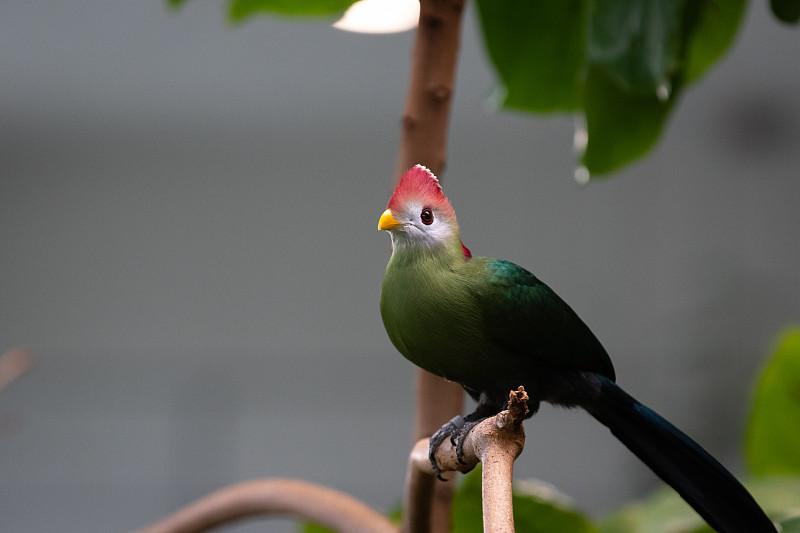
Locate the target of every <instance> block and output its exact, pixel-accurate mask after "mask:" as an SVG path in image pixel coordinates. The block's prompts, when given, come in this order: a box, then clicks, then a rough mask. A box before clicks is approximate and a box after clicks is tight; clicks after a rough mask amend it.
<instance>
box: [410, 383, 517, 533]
mask: <svg viewBox="0 0 800 533" xmlns="http://www.w3.org/2000/svg"><path fill="white" fill-rule="evenodd" d="M527 401H528V395H527V393H526V392H525V389H524V388H522V387H520V388H519V389H517V390H516V391H511V393H510V394H509V408H508V410H506V411H502V412H500V413H498V414H497V415H495V416H493V417H490V418H487V419H486V420H484V421H482V422H481V423H480V424H478V425H477V426H475V427H474V428H472V430H471V431H470V432H469V433H468V434H467V437H466V439H465V440H464V462H465V463H466V464H464V463H460V462H459V461H458V459H457V458H456V451H455V447H454V446H453V445H452V444H451V443H450V441H449V440H446V441H445V442H444V443H442V445H441V446H440V447H439V449H438V450H437V451H436V462H437V463H438V464H439V467H440V468H441V469H442V470H444V471H457V472H465V473H466V472H469V471H470V470H472V469H473V468H475V466H476V465H477V464H478V462H481V463H483V479H482V487H483V492H482V500H483V530H484V532H486V533H513V531H514V515H513V507H512V504H511V484H512V480H513V471H514V461H515V460H516V458H517V457H519V455H520V453H522V449H523V447H524V445H525V431H524V429H523V427H522V421H523V420H524V419H525V416H526V415H527V413H528V407H527ZM407 476H408V477H407V483H406V502H407V503H406V507H407V508H412V509H413V508H414V506H413V505H411V504H413V503H415V502H416V505H417V506H418V508H417V510H416V511H414V512H407V513H406V516H405V517H404V523H403V530H404V531H412V532H414V533H416V532H419V531H427V529H426V520H425V517H424V512H425V508H424V507H423V506H424V502H418V501H416V500H417V499H418V498H419V496H418V493H419V492H420V491H421V489H422V491H423V492H424V488H425V487H426V485H428V484H432V483H433V482H434V476H433V472H432V471H431V464H430V461H429V459H428V440H427V439H420V440H419V441H418V442H417V443H416V444H415V445H414V448H413V449H412V451H411V454H410V456H409V472H408V474H407Z"/></svg>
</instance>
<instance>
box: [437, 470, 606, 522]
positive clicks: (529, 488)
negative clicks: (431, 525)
mask: <svg viewBox="0 0 800 533" xmlns="http://www.w3.org/2000/svg"><path fill="white" fill-rule="evenodd" d="M512 503H513V505H514V526H515V529H516V530H517V531H525V532H528V533H564V532H570V533H596V532H597V530H596V529H595V528H594V526H593V525H592V524H591V522H589V520H587V519H586V517H585V516H583V515H582V514H581V513H580V512H578V511H576V510H575V509H574V508H572V506H571V504H570V503H569V501H568V498H566V497H565V496H564V495H562V494H560V493H558V492H557V491H556V490H554V489H553V488H552V487H551V486H549V485H547V484H544V483H542V482H539V481H523V482H518V483H515V485H514V492H513V495H512ZM452 531H453V533H473V532H474V533H482V532H483V511H482V505H481V469H480V466H479V467H478V468H476V469H475V470H474V471H472V472H470V473H469V474H467V475H466V476H464V480H463V483H462V484H461V486H460V487H459V489H458V490H457V491H456V494H455V497H454V499H453V527H452Z"/></svg>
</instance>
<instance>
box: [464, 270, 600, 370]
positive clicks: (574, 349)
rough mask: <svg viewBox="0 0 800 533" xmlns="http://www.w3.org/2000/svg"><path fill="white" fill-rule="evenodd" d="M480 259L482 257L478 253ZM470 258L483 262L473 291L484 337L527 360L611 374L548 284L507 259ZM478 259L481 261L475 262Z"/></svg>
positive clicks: (583, 329) (588, 336)
mask: <svg viewBox="0 0 800 533" xmlns="http://www.w3.org/2000/svg"><path fill="white" fill-rule="evenodd" d="M482 259H483V258H482ZM473 261H474V263H475V264H474V266H475V267H477V268H483V269H484V271H483V273H482V274H483V276H486V277H485V278H484V280H486V281H488V283H482V284H481V285H482V286H483V290H482V291H481V294H480V295H479V301H480V307H481V313H482V319H483V323H484V327H485V332H486V336H487V338H488V339H489V340H490V341H491V342H492V343H494V344H495V345H497V346H498V347H500V348H502V349H503V350H504V351H506V352H511V353H513V354H515V355H516V356H522V357H525V358H533V359H532V360H531V362H535V363H537V364H541V363H543V364H547V365H553V366H556V367H558V366H561V367H568V368H574V369H576V370H586V371H591V372H597V373H599V374H602V375H604V376H606V377H607V378H609V379H611V380H612V381H613V380H614V379H615V376H614V367H613V365H612V364H611V359H610V358H609V357H608V354H607V353H606V351H605V348H603V346H602V344H600V341H598V340H597V337H595V336H594V334H593V333H592V332H591V330H590V329H589V328H588V326H586V324H585V323H584V322H583V321H582V320H581V319H580V317H578V315H577V314H576V313H575V311H573V310H572V308H571V307H570V306H569V305H567V303H566V302H564V300H562V299H561V298H560V297H559V296H558V295H557V294H556V293H555V292H553V290H552V289H551V288H550V287H548V286H547V285H546V284H544V283H543V282H541V281H540V280H539V279H538V278H537V277H536V276H534V275H533V274H531V273H530V272H528V271H527V270H525V269H524V268H522V267H520V266H518V265H515V264H514V263H511V262H509V261H503V260H498V259H486V260H485V261H475V260H474V259H473ZM481 263H483V264H481Z"/></svg>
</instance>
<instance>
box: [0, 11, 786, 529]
mask: <svg viewBox="0 0 800 533" xmlns="http://www.w3.org/2000/svg"><path fill="white" fill-rule="evenodd" d="M221 9H222V5H221V4H220V3H219V2H212V1H206V2H201V1H195V2H190V3H189V4H188V5H187V6H186V8H185V9H184V10H183V11H181V12H179V13H172V12H169V11H168V10H166V9H165V7H164V5H163V3H162V2H161V1H159V0H150V1H147V2H141V1H140V2H123V1H121V0H115V1H109V0H78V1H71V2H30V1H24V0H5V1H4V2H3V6H2V9H0V50H2V52H0V84H2V88H1V89H0V352H1V351H3V350H5V349H8V348H10V347H12V346H15V345H19V344H28V345H30V346H31V347H33V348H34V349H35V350H36V352H37V354H38V359H37V364H36V368H35V369H34V371H33V372H32V373H30V374H28V375H26V376H25V377H24V378H22V379H21V380H20V381H18V382H15V383H14V384H12V385H11V386H10V387H9V388H8V389H6V390H4V391H3V392H2V393H1V394H0V530H2V531H3V532H30V531H65V532H72V531H74V532H78V531H126V530H128V529H131V528H135V527H141V526H143V525H145V524H146V523H149V522H150V521H152V520H155V519H156V518H159V517H161V516H162V515H164V514H166V513H168V512H169V511H171V510H173V509H175V508H177V507H178V506H181V505H183V504H184V503H186V502H188V501H190V500H192V499H194V498H196V497H199V496H201V495H203V494H205V493H207V492H209V491H211V490H213V489H215V488H217V487H219V486H221V485H223V484H226V483H231V482H235V481H241V480H245V479H250V478H256V477H262V476H293V477H300V478H305V479H309V480H312V481H316V482H320V483H323V484H327V485H331V486H333V487H336V488H339V489H343V490H346V491H348V492H351V493H353V494H354V495H355V496H357V497H359V498H362V499H364V500H365V501H366V502H368V503H369V504H372V505H374V506H376V507H378V508H382V509H385V508H387V507H390V506H392V505H393V504H394V503H395V502H396V501H397V499H398V498H399V496H400V494H401V488H402V481H403V474H404V465H405V460H406V455H407V451H408V449H409V446H410V444H411V437H410V430H411V425H412V413H413V395H412V384H413V368H412V366H411V365H410V364H409V363H407V362H406V361H405V360H404V359H402V357H400V356H399V355H398V354H397V353H396V352H395V351H394V349H393V348H392V346H391V345H390V343H389V341H388V340H387V338H386V336H385V334H384V332H383V328H382V325H381V322H380V317H379V313H378V308H377V301H378V293H379V289H380V280H381V276H382V273H383V269H384V266H385V262H386V259H387V254H388V246H389V245H388V236H387V235H384V234H379V233H378V232H377V231H376V224H377V219H378V216H379V214H380V213H381V212H382V210H383V209H384V207H385V204H386V201H387V200H388V197H389V194H390V181H391V174H392V171H393V167H394V162H395V157H396V153H397V146H398V143H399V127H398V123H399V116H400V114H401V112H402V107H403V103H404V95H405V89H406V83H407V81H406V80H407V75H408V70H409V60H410V57H409V56H410V52H409V50H410V44H411V39H412V34H411V33H405V34H400V35H394V36H364V35H355V34H348V33H344V32H340V31H337V30H334V29H331V28H330V27H329V26H327V25H326V24H325V23H322V22H320V23H307V22H294V21H287V20H281V19H268V18H262V19H258V20H256V21H253V22H250V23H248V24H246V25H244V26H243V27H241V28H239V29H232V28H231V27H230V26H229V25H228V24H226V23H225V22H224V20H223V18H222V16H221ZM799 38H800V35H798V30H797V28H794V29H791V28H787V27H785V26H782V25H780V24H778V23H777V22H776V21H774V20H773V19H772V18H771V17H770V15H769V13H768V12H767V6H766V2H762V1H757V2H752V5H751V6H750V9H749V12H748V15H747V17H746V21H745V22H744V24H743V28H742V31H741V33H740V36H739V39H738V41H737V43H736V44H735V46H733V48H732V50H731V51H730V53H729V54H728V55H727V56H726V57H725V59H724V60H723V61H722V62H721V63H720V64H719V65H718V66H717V67H716V68H715V69H714V70H712V71H711V73H710V74H709V75H708V76H706V78H705V79H704V80H703V81H702V82H701V83H700V84H699V85H698V86H696V87H693V88H692V89H690V90H688V91H686V93H685V94H684V95H683V98H682V101H681V103H680V105H679V106H678V109H677V112H676V113H675V114H674V116H673V117H672V118H671V121H670V124H669V127H668V128H667V129H666V132H665V134H664V136H663V138H662V140H661V142H660V145H659V148H658V149H657V150H656V151H655V152H654V153H653V154H651V155H650V156H649V157H648V158H647V159H646V160H644V161H643V162H641V163H638V164H636V165H634V166H631V167H630V168H628V169H626V170H625V171H624V172H622V173H620V174H619V175H617V176H616V177H614V178H613V179H610V180H606V181H598V182H596V183H593V184H591V185H589V186H588V187H585V188H581V187H578V186H577V185H576V184H575V183H574V181H573V179H572V173H573V166H574V158H573V155H572V153H571V143H572V132H573V126H572V120H571V119H570V118H568V117H547V118H536V119H531V118H528V117H524V116H519V115H513V114H507V113H491V112H488V111H487V110H486V106H485V97H486V96H487V95H488V94H489V93H490V91H491V89H492V74H491V71H490V69H489V67H488V64H487V62H486V59H485V56H484V53H483V51H482V49H481V48H480V46H479V42H478V40H477V31H476V24H475V18H474V12H473V11H472V10H471V9H470V11H469V13H468V16H467V21H466V27H465V35H464V43H463V54H462V57H461V63H460V69H459V74H458V85H457V91H456V97H455V102H454V108H453V117H452V133H451V135H450V150H449V166H448V169H447V172H446V175H445V176H444V181H445V190H446V192H447V194H448V195H449V197H450V199H451V200H452V202H453V204H454V205H455V207H456V210H457V212H458V214H459V216H460V223H461V228H462V234H463V237H464V240H465V242H466V244H467V245H468V246H470V247H471V248H472V251H473V252H474V253H476V254H479V255H493V256H501V257H504V258H507V259H510V260H513V261H516V262H518V263H520V264H522V265H524V266H526V267H528V268H529V269H531V270H533V271H534V272H536V273H537V274H539V276H540V277H541V278H542V279H544V280H545V281H547V282H548V283H549V284H550V285H551V286H553V287H554V288H555V289H556V290H557V291H558V292H559V293H560V294H561V295H562V296H563V297H564V298H565V299H566V300H567V301H569V302H570V303H571V304H572V305H573V307H574V308H575V309H576V310H577V311H578V312H579V314H580V315H581V316H582V317H583V318H584V319H585V320H586V321H587V322H588V323H589V324H590V326H591V327H592V329H593V330H594V331H595V333H596V334H597V335H598V336H599V338H600V339H601V340H602V341H603V342H604V344H605V345H606V347H607V349H608V351H609V352H610V353H611V354H612V357H613V358H614V361H615V364H616V367H617V373H618V376H619V382H620V383H621V384H622V385H623V386H624V387H625V388H627V389H628V390H629V391H630V392H631V393H633V394H634V395H636V396H637V397H639V398H641V399H642V400H643V401H645V402H646V403H648V404H649V405H651V406H652V407H654V408H656V409H657V410H658V411H660V412H661V413H663V414H664V415H665V416H667V417H668V418H670V419H671V420H673V421H674V422H675V423H676V424H677V425H679V426H680V427H682V428H684V429H685V430H686V431H687V432H689V433H690V434H692V435H693V436H694V437H696V438H697V440H699V441H700V442H701V443H703V444H704V445H705V446H707V447H708V449H709V450H710V451H711V452H712V453H714V454H716V455H717V456H719V458H720V459H721V460H723V461H724V462H725V463H726V464H728V465H730V466H731V468H732V469H733V470H734V471H735V472H741V471H742V466H743V465H742V454H741V451H742V447H741V444H742V443H741V435H742V428H743V425H744V420H745V416H746V412H747V405H748V396H749V392H750V387H751V382H752V379H753V375H754V373H755V372H756V371H757V369H758V368H759V366H760V365H761V364H762V361H763V357H764V355H765V353H766V352H767V351H768V350H769V348H770V346H771V344H772V342H773V339H774V338H775V336H776V335H777V334H778V332H779V331H780V330H781V329H782V328H783V327H784V326H785V325H787V324H790V323H793V322H794V323H796V322H797V321H798V319H800V280H798V272H800V241H798V230H800V220H799V218H800V215H798V199H799V198H800V179H799V178H800V170H798V168H800V98H798V93H799V92H800V61H798V57H799V55H798V52H800V41H799V40H798V39H799ZM526 427H527V432H528V443H527V447H526V450H525V453H524V454H523V456H522V458H521V459H520V460H519V461H518V463H517V473H518V475H519V476H520V477H534V476H535V477H538V478H542V479H545V480H547V481H549V482H552V483H554V484H556V485H557V486H558V487H560V488H561V489H562V490H563V491H565V492H566V493H568V494H569V495H571V496H572V497H574V498H575V500H576V502H577V504H578V505H579V506H580V507H582V508H584V509H586V510H588V511H590V512H592V513H594V514H602V513H603V512H605V511H607V510H609V509H612V508H613V507H614V506H616V505H618V504H620V503H621V502H623V501H626V500H629V499H631V498H633V497H637V496H641V495H643V494H645V493H647V491H648V490H650V489H652V488H653V487H654V486H655V484H656V480H655V478H654V476H653V475H652V474H650V473H649V471H647V470H646V469H645V468H644V467H642V466H641V465H640V464H639V463H638V462H637V460H636V459H635V458H634V457H633V456H632V455H631V454H630V453H629V452H628V451H627V450H625V449H624V448H623V447H622V446H621V445H619V444H618V443H617V442H616V441H615V440H614V439H613V437H611V435H610V434H609V433H608V432H607V431H606V430H605V429H604V428H602V427H601V426H600V425H599V424H597V423H596V422H594V421H593V420H591V419H590V418H589V417H588V415H586V414H584V413H581V412H572V411H563V410H558V411H557V410H554V409H552V408H544V409H543V410H542V412H541V413H540V415H539V416H537V418H536V419H535V420H533V421H531V422H529V423H528V424H527V425H526ZM291 528H292V526H291V525H290V523H289V522H286V521H274V522H267V523H261V524H259V525H258V526H255V525H253V524H245V525H241V526H236V527H234V528H233V529H232V530H235V531H286V530H290V529H291Z"/></svg>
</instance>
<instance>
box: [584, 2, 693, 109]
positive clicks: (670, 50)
mask: <svg viewBox="0 0 800 533" xmlns="http://www.w3.org/2000/svg"><path fill="white" fill-rule="evenodd" d="M686 3H687V0H602V1H597V0H595V1H591V2H589V25H588V37H587V40H586V41H587V50H588V61H589V63H590V64H592V65H594V66H599V67H602V68H603V69H604V70H605V71H606V72H607V73H608V74H609V75H611V77H612V78H614V81H615V82H616V84H617V85H618V86H619V87H620V89H621V90H622V91H624V92H626V93H629V94H631V93H635V94H644V95H654V94H655V93H656V90H657V89H658V88H659V87H671V86H672V79H673V78H674V77H675V75H676V74H677V73H678V72H679V71H680V69H681V67H682V56H683V43H684V41H685V39H686V27H685V16H684V13H685V11H686Z"/></svg>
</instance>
